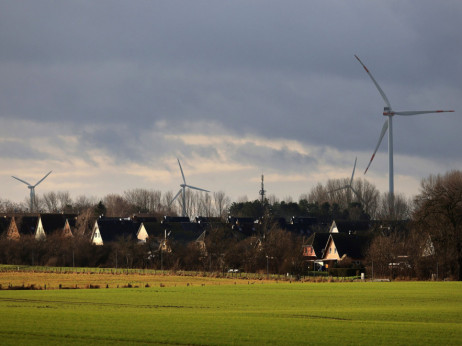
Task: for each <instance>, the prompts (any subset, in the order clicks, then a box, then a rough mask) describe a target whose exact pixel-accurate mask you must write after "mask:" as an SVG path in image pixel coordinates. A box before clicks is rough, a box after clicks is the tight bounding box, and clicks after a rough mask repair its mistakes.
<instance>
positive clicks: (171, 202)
mask: <svg viewBox="0 0 462 346" xmlns="http://www.w3.org/2000/svg"><path fill="white" fill-rule="evenodd" d="M181 190H183V189H180V191H178V192H177V194H176V195H175V197H173V199H172V200H171V201H170V203H169V204H168V206H169V207H170V206H171V205H172V204H173V202H175V199H177V197H178V196H179V195H180V193H181Z"/></svg>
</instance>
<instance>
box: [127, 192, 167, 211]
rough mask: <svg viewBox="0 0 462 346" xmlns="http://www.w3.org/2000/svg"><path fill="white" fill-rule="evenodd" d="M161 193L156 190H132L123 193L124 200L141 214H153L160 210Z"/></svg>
mask: <svg viewBox="0 0 462 346" xmlns="http://www.w3.org/2000/svg"><path fill="white" fill-rule="evenodd" d="M161 196H162V193H161V192H160V191H156V190H146V189H133V190H128V191H125V192H124V198H125V200H126V201H127V202H128V203H129V204H131V205H132V206H133V208H134V209H137V210H138V212H141V213H155V212H158V211H159V210H160V209H161V203H160V201H161Z"/></svg>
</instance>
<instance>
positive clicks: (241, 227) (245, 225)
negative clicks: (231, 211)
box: [227, 216, 258, 237]
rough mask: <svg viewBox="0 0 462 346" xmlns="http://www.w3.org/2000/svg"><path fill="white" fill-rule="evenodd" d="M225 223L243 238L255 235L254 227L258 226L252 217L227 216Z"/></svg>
mask: <svg viewBox="0 0 462 346" xmlns="http://www.w3.org/2000/svg"><path fill="white" fill-rule="evenodd" d="M227 223H228V224H230V225H231V229H232V230H235V231H238V232H240V233H242V234H244V235H245V236H247V237H248V236H251V235H252V234H254V233H255V226H256V225H258V220H257V222H256V221H255V218H253V217H234V216H228V220H227Z"/></svg>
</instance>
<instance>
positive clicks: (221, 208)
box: [213, 191, 231, 219]
mask: <svg viewBox="0 0 462 346" xmlns="http://www.w3.org/2000/svg"><path fill="white" fill-rule="evenodd" d="M213 202H214V206H215V215H216V216H217V217H221V218H223V219H225V218H226V217H227V214H228V209H229V207H230V205H231V199H230V198H229V197H227V196H226V194H225V193H224V192H223V191H218V192H214V193H213Z"/></svg>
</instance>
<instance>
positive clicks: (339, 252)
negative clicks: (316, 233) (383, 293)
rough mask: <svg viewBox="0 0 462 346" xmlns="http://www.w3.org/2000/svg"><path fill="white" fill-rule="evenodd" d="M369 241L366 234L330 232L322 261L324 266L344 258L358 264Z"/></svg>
mask: <svg viewBox="0 0 462 346" xmlns="http://www.w3.org/2000/svg"><path fill="white" fill-rule="evenodd" d="M369 242H370V237H369V236H366V235H357V234H345V233H330V234H329V238H328V240H327V243H326V247H325V248H324V254H323V257H322V261H323V263H324V265H325V266H326V267H329V266H330V265H332V264H334V263H337V262H341V261H345V260H346V259H348V260H351V261H353V262H355V263H356V264H359V263H360V262H361V261H362V260H363V259H364V257H365V253H366V251H367V248H368V246H369Z"/></svg>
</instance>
